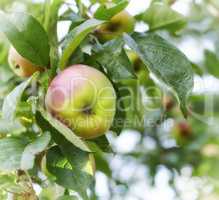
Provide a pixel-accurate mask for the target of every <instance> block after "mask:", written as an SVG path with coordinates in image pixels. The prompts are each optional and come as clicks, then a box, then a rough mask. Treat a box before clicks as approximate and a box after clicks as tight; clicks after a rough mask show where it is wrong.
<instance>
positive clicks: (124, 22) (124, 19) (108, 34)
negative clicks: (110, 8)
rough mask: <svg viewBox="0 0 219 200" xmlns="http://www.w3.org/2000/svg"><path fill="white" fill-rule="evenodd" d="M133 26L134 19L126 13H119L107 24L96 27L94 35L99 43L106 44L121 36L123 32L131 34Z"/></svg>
mask: <svg viewBox="0 0 219 200" xmlns="http://www.w3.org/2000/svg"><path fill="white" fill-rule="evenodd" d="M134 26H135V20H134V17H132V16H131V15H130V14H129V13H128V12H127V11H121V12H120V13H118V14H116V15H115V16H114V17H112V18H111V20H110V21H109V22H108V23H106V24H103V25H101V26H100V27H98V29H97V30H96V35H97V37H98V38H99V40H100V41H101V42H106V41H109V40H112V39H114V38H116V37H118V36H121V35H122V34H123V33H124V32H126V33H129V32H132V31H133V30H134Z"/></svg>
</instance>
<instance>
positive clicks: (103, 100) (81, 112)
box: [45, 64, 116, 139]
mask: <svg viewBox="0 0 219 200" xmlns="http://www.w3.org/2000/svg"><path fill="white" fill-rule="evenodd" d="M45 104H46V107H47V109H48V111H49V112H51V113H52V115H53V116H54V117H55V118H57V119H59V120H60V121H62V122H63V123H64V124H66V125H67V126H68V127H69V128H71V129H72V130H73V131H74V132H75V133H76V134H77V135H78V136H80V137H82V138H85V139H89V138H95V137H98V136H101V135H103V134H105V133H106V131H107V130H108V129H109V128H110V126H111V124H112V122H113V119H114V115H115V110H116V94H115V90H114V88H113V86H112V84H111V82H110V81H109V80H108V78H107V77H106V76H105V75H104V74H103V73H102V72H100V71H98V70H97V69H95V68H93V67H90V66H87V65H82V64H77V65H73V66H71V67H69V68H67V69H65V70H64V71H62V72H61V73H60V74H58V75H57V76H56V77H55V78H54V79H53V80H52V82H51V84H50V86H49V88H48V91H47V94H46V98H45Z"/></svg>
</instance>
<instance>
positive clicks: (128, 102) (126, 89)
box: [117, 80, 144, 132]
mask: <svg viewBox="0 0 219 200" xmlns="http://www.w3.org/2000/svg"><path fill="white" fill-rule="evenodd" d="M139 86H140V84H139V81H138V80H125V81H123V82H121V83H119V84H118V92H119V93H120V94H119V96H120V98H119V99H118V102H119V104H122V106H124V107H123V108H122V109H123V110H124V113H125V118H124V119H123V118H121V119H119V121H122V120H124V124H123V128H124V129H134V130H138V131H140V132H142V131H143V130H144V106H143V104H142V97H141V93H140V87H139ZM117 106H118V108H117V109H119V108H120V106H121V105H117ZM120 109H121V108H120ZM117 120H118V119H117Z"/></svg>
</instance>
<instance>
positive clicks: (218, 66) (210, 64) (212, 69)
mask: <svg viewBox="0 0 219 200" xmlns="http://www.w3.org/2000/svg"><path fill="white" fill-rule="evenodd" d="M205 67H206V69H207V71H208V72H209V73H210V74H212V75H214V76H216V77H219V58H218V57H217V56H216V54H214V53H213V52H211V51H209V50H205Z"/></svg>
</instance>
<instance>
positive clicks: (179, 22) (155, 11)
mask: <svg viewBox="0 0 219 200" xmlns="http://www.w3.org/2000/svg"><path fill="white" fill-rule="evenodd" d="M142 19H143V20H144V21H145V22H146V23H148V25H149V28H150V30H151V31H154V30H157V29H166V30H168V31H170V32H172V33H175V32H176V31H179V30H181V29H182V28H183V27H184V26H185V25H186V18H185V17H184V16H183V15H181V14H180V13H178V12H176V11H174V10H173V9H171V8H170V7H169V6H168V5H166V4H163V3H153V4H152V5H151V6H150V7H149V8H148V9H147V10H146V12H145V13H144V14H143V18H142Z"/></svg>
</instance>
